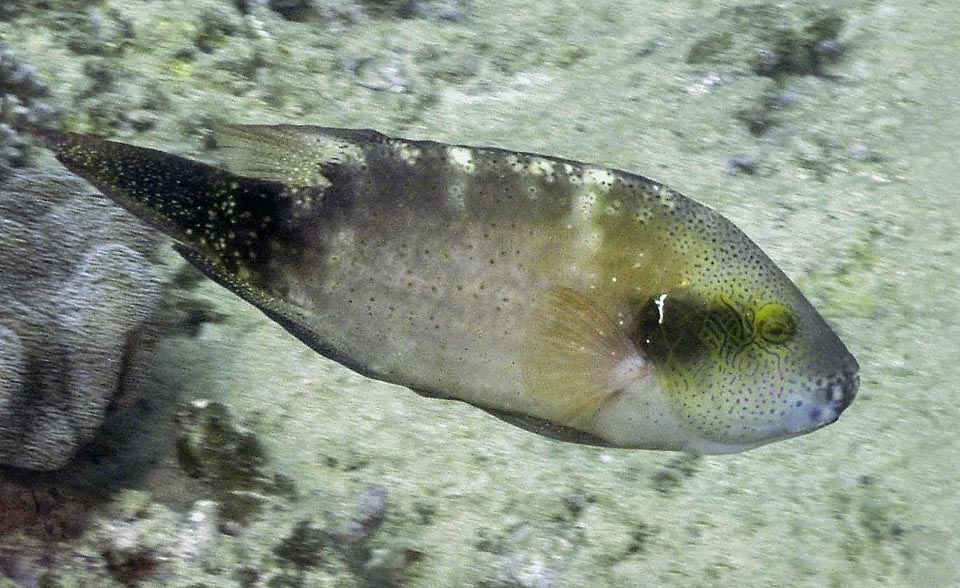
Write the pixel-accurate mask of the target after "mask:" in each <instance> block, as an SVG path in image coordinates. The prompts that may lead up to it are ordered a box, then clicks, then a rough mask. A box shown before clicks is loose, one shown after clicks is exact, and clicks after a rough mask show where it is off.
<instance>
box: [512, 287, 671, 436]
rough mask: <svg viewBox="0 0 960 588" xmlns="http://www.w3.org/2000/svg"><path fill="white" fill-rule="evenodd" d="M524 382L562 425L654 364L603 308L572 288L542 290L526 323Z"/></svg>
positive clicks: (642, 375) (592, 409)
mask: <svg viewBox="0 0 960 588" xmlns="http://www.w3.org/2000/svg"><path fill="white" fill-rule="evenodd" d="M527 343H528V345H527V351H526V354H527V357H526V358H525V360H526V361H525V364H524V382H525V384H526V386H527V391H528V394H529V395H530V397H531V398H532V399H533V400H534V401H535V402H537V403H539V406H540V407H541V408H543V409H545V412H546V413H550V414H553V415H554V420H555V421H556V422H557V423H558V424H560V425H563V426H573V425H575V424H576V423H577V422H579V421H580V420H581V419H584V418H586V417H588V416H589V415H591V414H593V413H594V412H595V411H596V409H597V408H599V407H600V405H601V404H603V403H604V402H605V401H607V400H609V399H610V398H612V397H614V396H615V395H617V394H618V393H620V392H621V391H622V390H624V388H625V387H626V386H628V385H629V384H630V382H631V381H633V380H635V379H638V378H646V377H649V376H650V374H651V373H652V367H651V365H650V364H649V362H648V361H647V360H646V359H645V358H644V357H643V356H642V355H641V354H640V352H639V351H638V350H637V347H636V345H634V344H633V342H632V341H630V339H629V338H628V337H627V335H626V333H625V332H624V330H623V328H622V327H621V326H620V325H618V324H617V323H616V322H615V321H614V320H613V319H611V318H610V316H609V315H608V314H607V313H606V312H604V310H603V309H601V308H600V307H598V306H597V304H596V303H594V302H593V301H592V300H590V299H589V298H588V297H586V296H584V295H583V294H580V293H579V292H577V291H575V290H572V289H570V288H552V289H550V290H547V291H546V292H544V293H542V294H541V295H540V296H539V297H538V299H537V301H536V306H535V309H534V312H533V313H532V324H531V325H530V328H529V329H528V341H527Z"/></svg>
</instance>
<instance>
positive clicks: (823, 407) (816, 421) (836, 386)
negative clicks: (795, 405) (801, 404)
mask: <svg viewBox="0 0 960 588" xmlns="http://www.w3.org/2000/svg"><path fill="white" fill-rule="evenodd" d="M859 388H860V374H859V373H857V372H846V373H840V374H837V375H835V376H833V377H832V378H830V379H829V380H828V382H827V383H826V384H825V385H823V386H821V388H820V389H819V392H818V394H817V396H818V397H819V398H820V399H821V401H820V402H818V403H816V405H814V406H812V407H810V408H809V410H808V413H807V416H808V418H809V423H810V425H811V426H810V428H809V429H808V430H811V431H815V430H817V429H820V428H822V427H825V426H827V425H829V424H832V423H835V422H837V419H839V418H840V415H841V414H842V413H843V411H845V410H846V409H847V408H848V407H849V406H850V405H851V404H853V400H854V398H856V397H857V390H858V389H859Z"/></svg>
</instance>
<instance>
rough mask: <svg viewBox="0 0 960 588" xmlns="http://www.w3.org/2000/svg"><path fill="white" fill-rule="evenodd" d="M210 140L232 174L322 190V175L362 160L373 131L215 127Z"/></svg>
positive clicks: (324, 180) (376, 135)
mask: <svg viewBox="0 0 960 588" xmlns="http://www.w3.org/2000/svg"><path fill="white" fill-rule="evenodd" d="M214 138H215V139H216V142H217V146H218V147H219V148H220V149H221V152H222V155H223V157H224V162H225V163H226V164H227V167H228V168H229V169H230V170H231V171H232V172H233V173H235V174H237V175H241V176H245V177H252V178H257V179H261V180H269V181H274V182H280V183H282V184H286V185H288V186H296V187H301V188H320V189H323V188H326V187H328V186H329V185H330V180H329V179H328V178H327V176H326V170H328V169H330V168H331V167H332V166H337V165H340V164H342V163H346V162H350V161H356V160H358V159H360V158H362V153H361V147H360V145H361V144H362V143H367V142H371V141H375V140H378V139H382V138H383V135H380V133H377V132H376V131H365V130H351V129H328V128H326V127H315V126H299V125H226V124H223V125H217V126H215V127H214Z"/></svg>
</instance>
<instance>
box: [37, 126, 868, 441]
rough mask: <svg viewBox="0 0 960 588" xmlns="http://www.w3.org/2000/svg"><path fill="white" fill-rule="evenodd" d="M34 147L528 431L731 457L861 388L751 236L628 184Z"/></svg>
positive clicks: (502, 159) (302, 313)
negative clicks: (49, 151) (214, 160)
mask: <svg viewBox="0 0 960 588" xmlns="http://www.w3.org/2000/svg"><path fill="white" fill-rule="evenodd" d="M44 138H45V141H46V143H47V145H48V146H49V147H50V148H51V149H52V150H53V151H54V152H55V154H56V156H57V158H58V159H59V160H60V161H61V162H62V163H63V164H64V165H65V166H66V167H67V168H69V169H70V170H72V171H73V172H74V173H76V174H78V175H80V176H82V177H83V178H85V179H87V180H88V181H89V182H90V183H92V184H93V185H94V186H96V187H97V188H98V189H100V190H101V191H102V192H103V193H104V194H105V195H106V196H108V197H109V198H111V199H112V200H114V201H115V202H117V203H118V204H120V205H121V206H123V207H124V208H126V209H127V210H129V211H131V212H132V213H133V214H135V215H137V216H138V217H140V218H141V219H142V220H143V221H145V222H146V223H147V224H148V225H151V226H153V227H155V228H157V229H159V230H160V231H162V232H164V233H166V234H167V235H169V236H170V237H172V238H173V240H174V241H175V244H174V247H175V248H176V250H177V251H178V252H179V253H180V254H181V255H182V256H183V257H184V258H186V259H187V260H188V261H189V262H190V263H191V264H193V265H194V266H196V267H197V268H199V269H200V270H201V271H202V272H203V273H204V274H205V275H207V276H208V277H210V278H211V279H213V280H214V281H216V282H218V283H219V284H221V285H222V286H224V287H226V288H228V289H229V290H231V291H232V292H234V293H235V294H237V295H239V296H240V297H242V298H243V299H245V300H247V301H248V302H250V303H251V304H253V305H254V306H256V307H257V308H259V309H260V310H261V311H262V312H263V313H264V314H265V315H266V316H267V317H269V318H270V319H272V320H274V321H276V322H277V323H279V324H280V325H282V326H283V327H284V328H285V329H286V330H287V331H289V332H290V333H291V334H293V335H294V336H296V337H298V338H299V339H300V340H301V341H303V342H304V343H306V344H307V345H308V346H310V347H311V348H313V349H314V350H316V351H317V352H319V353H320V354H322V355H324V356H326V357H328V358H331V359H333V360H335V361H337V362H340V363H341V364H343V365H345V366H347V367H349V368H351V369H353V370H355V371H357V372H359V373H361V374H364V375H366V376H369V377H371V378H375V379H378V380H384V381H387V382H392V383H396V384H401V385H403V386H407V387H409V388H411V389H413V390H415V391H417V392H419V393H421V394H424V395H427V396H431V397H437V398H449V399H458V400H461V401H464V402H467V403H469V404H471V405H474V406H476V407H479V408H481V409H484V410H486V411H488V412H490V413H492V414H494V415H496V416H498V417H501V418H503V419H505V420H508V421H509V422H512V423H514V424H517V425H520V426H523V427H525V428H528V429H531V430H534V431H537V432H539V433H541V434H545V435H548V436H551V437H556V438H560V439H565V440H571V441H577V442H581V443H589V444H597V445H606V446H615V447H627V448H642V449H659V450H680V451H686V452H689V453H694V454H715V453H730V452H737V451H742V450H745V449H749V448H752V447H756V446H758V445H762V444H765V443H770V442H772V441H776V440H779V439H786V438H789V437H794V436H797V435H802V434H804V433H808V432H811V431H814V430H816V429H819V428H821V427H823V426H825V425H827V424H830V423H832V422H834V421H836V420H837V418H838V417H839V416H840V413H841V412H843V410H844V409H846V408H847V406H849V405H850V403H851V402H852V401H853V398H854V396H855V394H856V391H857V387H858V383H859V379H858V371H859V366H858V364H857V362H856V360H855V359H854V357H853V356H852V355H851V354H850V352H849V351H848V350H847V348H846V347H845V346H844V344H843V342H841V340H840V339H839V338H838V336H837V335H836V334H835V333H834V332H833V330H831V328H830V327H829V326H828V325H827V323H826V322H825V321H824V319H823V318H822V317H821V316H820V315H819V314H818V313H817V311H816V310H815V309H814V308H813V307H812V306H811V304H810V303H809V302H808V301H807V299H806V298H804V296H803V294H801V293H800V291H799V290H798V289H797V287H796V286H795V285H794V284H793V283H792V282H791V281H790V279H789V278H787V276H786V275H785V274H784V273H783V272H782V271H781V270H780V269H779V268H778V267H777V266H776V265H775V264H774V263H773V261H771V260H770V258H769V257H767V256H766V255H765V254H764V253H763V252H762V251H761V250H760V248H759V247H758V246H757V245H756V244H755V243H753V241H751V240H750V239H749V238H748V237H747V236H746V235H745V234H744V233H743V232H741V231H740V230H739V229H738V228H737V227H736V226H734V225H733V223H731V222H730V221H729V220H727V219H726V218H724V217H723V216H721V215H720V214H718V213H717V212H715V211H713V210H712V209H711V208H709V207H707V206H705V205H703V204H700V203H698V202H696V201H694V200H692V199H690V198H687V197H685V196H683V195H682V194H680V193H678V192H676V191H674V190H672V189H670V188H668V187H666V186H664V185H662V184H659V183H657V182H655V181H652V180H650V179H647V178H645V177H642V176H640V175H636V174H633V173H628V172H625V171H620V170H616V169H608V168H606V167H601V166H597V165H591V164H588V163H583V162H580V161H574V160H570V159H563V158H559V157H549V156H544V155H538V154H534V153H525V152H517V151H508V150H504V149H498V148H477V147H469V146H464V145H448V144H443V143H438V142H433V141H417V140H406V139H399V138H392V137H388V136H385V135H383V134H380V133H379V132H376V131H372V130H357V129H336V128H325V127H314V126H294V125H275V126H267V125H238V126H226V127H223V128H220V129H218V131H217V134H216V142H217V144H218V146H219V147H220V149H221V154H222V155H221V159H220V161H219V163H217V164H209V163H204V162H200V161H196V160H192V159H187V158H184V157H179V156H177V155H173V154H169V153H165V152H162V151H157V150H154V149H148V148H143V147H139V146H133V145H129V144H125V143H120V142H113V141H108V140H105V139H102V138H98V137H95V136H90V135H83V134H75V133H49V134H47V135H46V136H45V137H44Z"/></svg>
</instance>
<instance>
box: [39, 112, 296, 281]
mask: <svg viewBox="0 0 960 588" xmlns="http://www.w3.org/2000/svg"><path fill="white" fill-rule="evenodd" d="M38 134H39V136H40V137H41V139H42V140H43V141H44V143H46V145H47V147H49V148H50V149H51V150H53V152H54V153H55V154H56V156H57V159H59V160H60V162H61V163H62V164H63V165H64V166H66V167H67V169H69V170H70V171H72V172H73V173H75V174H77V175H79V176H81V177H82V178H84V179H86V180H87V181H88V182H90V183H91V184H93V185H94V186H95V187H97V188H98V189H99V190H100V191H101V192H103V193H104V194H105V195H106V196H108V197H109V198H110V199H112V200H113V201H115V202H116V203H118V204H119V205H120V206H122V207H124V208H126V209H127V210H129V211H130V212H132V213H133V214H134V215H136V216H138V217H140V218H141V219H142V220H143V221H145V222H146V223H148V224H149V225H151V226H153V227H155V228H157V229H159V230H160V231H162V232H164V233H166V234H167V235H169V236H171V237H173V238H174V239H176V240H177V241H179V242H181V243H183V244H186V245H188V246H189V247H191V248H192V249H195V250H197V251H198V252H200V253H202V254H204V255H206V256H208V257H212V258H213V259H214V260H216V261H218V262H219V263H220V264H221V265H222V266H223V267H224V268H225V269H227V270H228V271H230V272H233V273H245V272H243V270H244V269H254V267H255V266H258V265H260V264H261V263H263V262H264V261H265V259H264V256H265V255H266V254H267V253H268V249H269V243H270V241H271V240H272V239H274V238H277V237H278V236H279V235H278V233H279V231H280V228H279V227H280V226H281V225H280V222H279V221H280V220H281V219H282V218H284V215H285V207H286V206H287V205H288V202H289V199H287V198H284V196H283V193H284V188H283V185H282V184H280V183H278V182H274V181H269V180H261V179H254V178H247V177H241V176H237V175H235V174H232V173H230V172H228V171H226V170H224V169H221V168H218V167H215V166H212V165H208V164H205V163H202V162H199V161H195V160H192V159H186V158H183V157H179V156H176V155H171V154H169V153H164V152H163V151H157V150H155V149H148V148H145V147H137V146H134V145H129V144H126V143H118V142H115V141H108V140H106V139H102V138H100V137H95V136H91V135H82V134H77V133H57V132H47V131H44V132H40V133H38Z"/></svg>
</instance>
